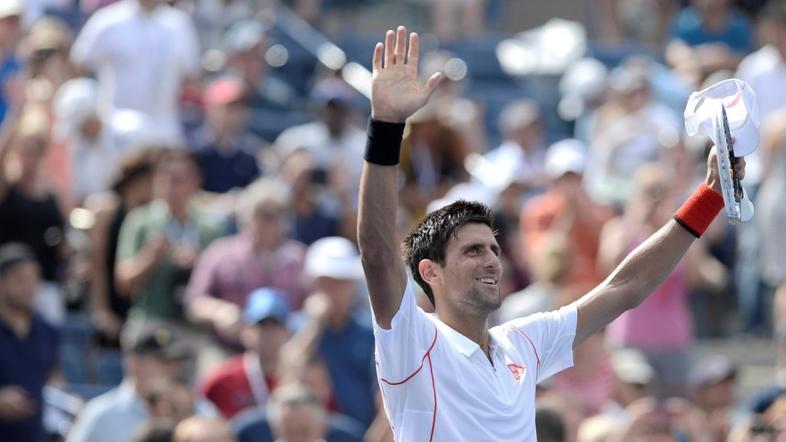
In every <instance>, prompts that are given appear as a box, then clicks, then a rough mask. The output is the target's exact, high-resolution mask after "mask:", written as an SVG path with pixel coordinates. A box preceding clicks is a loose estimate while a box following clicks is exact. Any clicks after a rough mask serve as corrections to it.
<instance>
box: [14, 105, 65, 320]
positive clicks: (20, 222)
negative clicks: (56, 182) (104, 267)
mask: <svg viewBox="0 0 786 442" xmlns="http://www.w3.org/2000/svg"><path fill="white" fill-rule="evenodd" d="M12 118H13V117H12ZM5 130H6V131H7V132H6V133H5V134H4V135H2V136H0V138H2V139H1V140H0V245H2V244H6V243H8V242H16V241H18V242H22V243H24V244H27V245H28V246H29V247H30V248H32V249H33V252H34V253H35V256H36V258H37V259H38V264H39V266H40V269H41V278H42V283H41V284H40V286H39V288H38V290H39V294H38V296H37V299H36V301H37V309H38V311H39V312H41V314H42V315H43V316H44V317H45V318H46V319H47V320H48V321H49V322H51V323H53V324H58V323H60V322H61V321H62V319H63V316H64V314H65V303H64V300H63V296H62V287H61V283H62V281H63V278H64V276H65V275H63V274H62V269H63V265H62V264H63V262H64V259H65V257H66V254H67V245H66V235H65V227H66V226H65V223H66V220H65V217H64V215H63V210H62V206H61V205H60V198H59V197H58V195H57V194H56V193H55V188H54V187H53V185H52V183H51V182H50V181H49V177H48V176H47V174H46V173H45V172H44V170H43V165H42V164H43V163H42V159H43V156H44V153H45V151H46V149H47V146H48V145H49V127H48V123H47V117H46V113H45V110H44V109H40V108H37V107H26V108H25V109H24V110H23V111H22V113H21V115H20V116H19V120H18V121H16V122H14V121H12V120H8V121H7V124H6V127H5Z"/></svg>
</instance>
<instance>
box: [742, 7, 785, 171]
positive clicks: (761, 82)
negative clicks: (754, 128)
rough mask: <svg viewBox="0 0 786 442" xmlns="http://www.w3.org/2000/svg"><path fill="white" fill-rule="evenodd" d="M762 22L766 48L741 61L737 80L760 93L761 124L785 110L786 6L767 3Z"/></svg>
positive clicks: (763, 47) (757, 98) (758, 100)
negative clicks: (779, 111) (782, 85)
mask: <svg viewBox="0 0 786 442" xmlns="http://www.w3.org/2000/svg"><path fill="white" fill-rule="evenodd" d="M761 21H762V25H763V27H764V28H765V29H766V30H767V31H768V32H767V34H766V38H765V39H764V41H763V43H764V45H763V46H762V47H761V48H760V49H759V50H757V51H756V52H753V53H752V54H750V55H748V56H746V57H745V58H743V59H742V61H741V62H740V65H739V68H738V69H737V75H736V77H737V78H739V79H741V80H743V81H745V82H746V83H748V84H749V85H750V86H751V89H753V90H754V91H756V92H757V93H756V101H757V103H758V105H759V116H760V120H761V121H766V120H767V119H769V117H770V116H771V115H772V114H773V112H775V111H776V110H778V109H779V108H781V107H783V106H786V91H784V90H783V89H782V88H780V87H778V86H779V85H781V84H783V82H784V81H786V69H784V66H785V65H786V61H785V60H786V4H784V3H783V2H782V1H770V2H768V3H767V5H766V6H765V8H764V10H763V11H762V15H761ZM765 164H766V163H765Z"/></svg>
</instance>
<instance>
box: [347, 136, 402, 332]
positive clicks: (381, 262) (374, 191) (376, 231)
mask: <svg viewBox="0 0 786 442" xmlns="http://www.w3.org/2000/svg"><path fill="white" fill-rule="evenodd" d="M372 124H373V123H372ZM402 126H403V125H402ZM402 129H403V127H402ZM378 135H379V134H377V135H376V136H375V135H374V134H373V132H371V129H370V134H369V146H368V150H369V151H373V150H374V149H378V148H379V146H378V145H375V143H380V142H381V143H384V144H397V145H400V144H401V135H400V132H398V134H396V133H394V134H393V137H394V138H393V139H384V140H380V139H379V137H378ZM396 156H398V152H397V151H396ZM367 157H368V154H367ZM397 159H398V158H397V157H396V160H397ZM397 206H398V167H397V166H395V165H380V164H373V163H371V162H369V161H366V162H365V164H364V165H363V174H362V176H361V179H360V201H359V206H358V244H359V247H360V253H361V259H362V262H363V269H364V271H365V274H366V281H367V283H368V287H369V295H370V297H371V306H372V308H373V309H374V314H375V316H376V318H377V320H378V321H379V322H380V323H381V324H382V325H383V326H385V325H387V324H388V322H389V319H390V318H392V316H393V315H394V314H395V312H396V311H397V310H398V306H399V304H400V303H401V294H402V293H403V292H404V286H405V284H406V271H405V270H404V266H403V263H402V261H401V256H400V252H399V247H398V241H397V240H396V213H397Z"/></svg>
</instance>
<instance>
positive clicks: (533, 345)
mask: <svg viewBox="0 0 786 442" xmlns="http://www.w3.org/2000/svg"><path fill="white" fill-rule="evenodd" d="M510 327H511V328H512V329H513V330H515V331H516V333H518V334H520V335H521V336H524V337H525V338H527V341H529V345H531V346H532V351H534V352H535V359H537V361H538V367H540V355H539V354H538V350H537V349H536V348H535V344H533V343H532V339H530V338H529V336H527V334H526V333H524V332H523V331H521V330H520V329H519V328H518V327H516V326H514V325H511V326H510Z"/></svg>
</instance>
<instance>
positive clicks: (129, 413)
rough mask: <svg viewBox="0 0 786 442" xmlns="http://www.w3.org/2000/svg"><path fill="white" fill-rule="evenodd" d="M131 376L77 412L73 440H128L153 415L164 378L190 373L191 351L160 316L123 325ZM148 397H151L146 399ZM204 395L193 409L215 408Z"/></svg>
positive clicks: (127, 371) (208, 410) (126, 363)
mask: <svg viewBox="0 0 786 442" xmlns="http://www.w3.org/2000/svg"><path fill="white" fill-rule="evenodd" d="M122 345H123V353H124V369H125V378H124V379H123V382H122V383H121V384H120V385H119V386H117V387H115V388H113V389H112V390H110V391H108V392H107V393H105V394H102V395H101V396H98V397H96V398H95V399H93V400H91V401H89V402H88V403H87V404H86V405H85V407H84V408H83V409H82V411H81V412H80V413H79V415H78V416H77V419H76V422H74V425H73V427H72V428H71V431H70V432H69V433H68V438H67V441H69V442H70V441H73V442H104V441H108V440H111V441H117V442H127V441H130V440H131V437H132V436H133V432H134V430H135V429H136V428H138V427H139V426H140V424H143V423H144V422H145V421H146V420H147V419H148V418H149V417H150V416H149V410H148V408H147V406H146V403H147V402H149V399H150V394H151V393H153V392H155V391H161V387H160V385H161V382H165V381H167V380H176V379H178V378H182V377H184V376H186V370H185V365H184V363H185V362H186V357H187V355H188V354H189V352H190V349H189V348H188V346H187V344H186V343H185V342H184V340H183V337H182V334H181V333H180V332H178V331H176V330H175V329H173V328H172V327H170V326H167V325H165V324H163V323H160V322H154V321H150V322H146V323H144V324H139V323H137V324H132V325H129V326H127V327H126V328H125V329H124V331H123V336H122ZM146 401H147V402H146ZM214 411H215V410H214V409H213V408H212V407H210V406H209V405H208V404H206V403H205V402H204V401H196V403H195V405H194V410H193V412H196V413H198V414H212V413H213V412H214Z"/></svg>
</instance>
